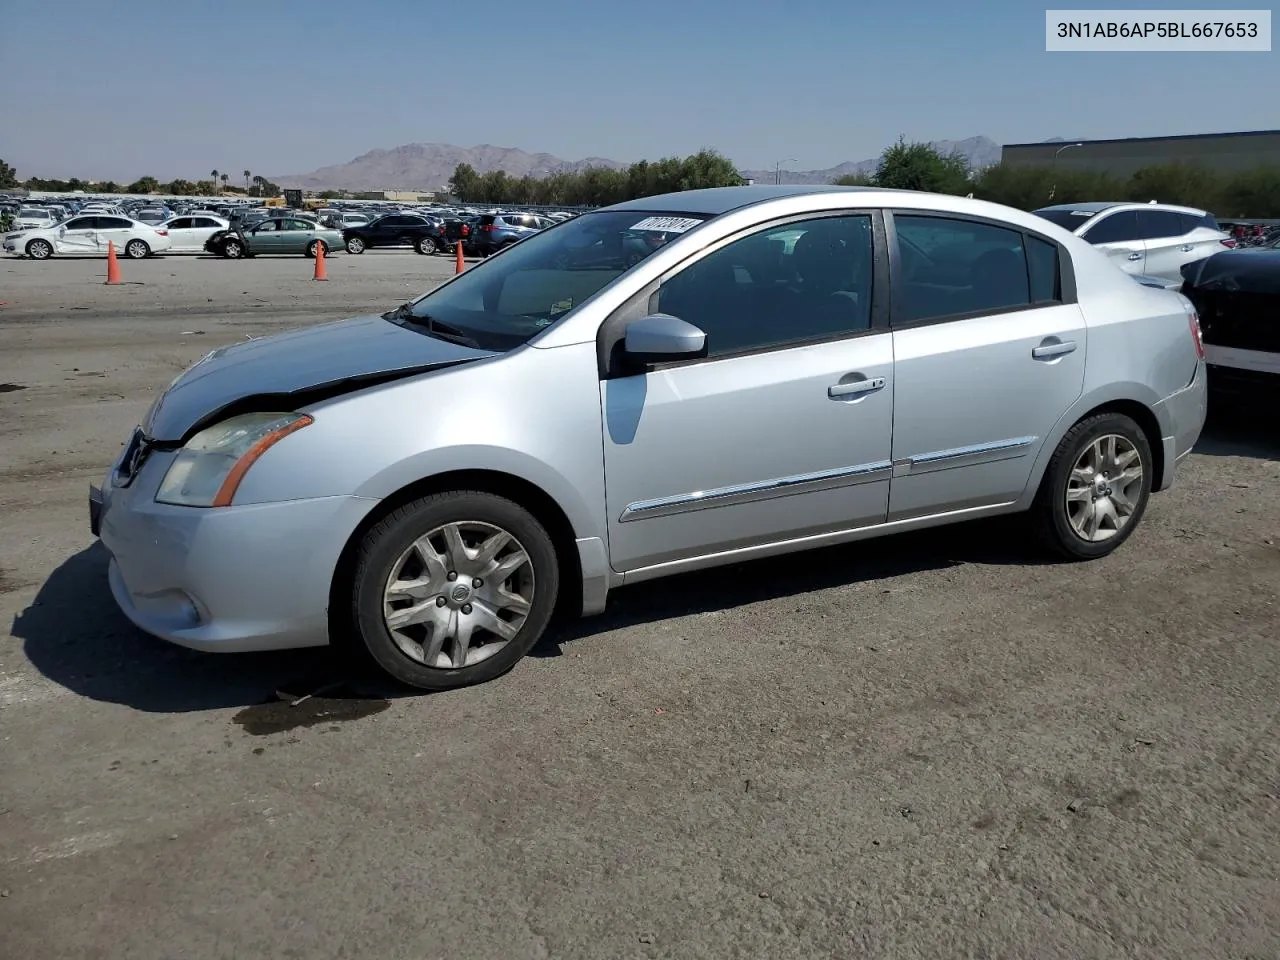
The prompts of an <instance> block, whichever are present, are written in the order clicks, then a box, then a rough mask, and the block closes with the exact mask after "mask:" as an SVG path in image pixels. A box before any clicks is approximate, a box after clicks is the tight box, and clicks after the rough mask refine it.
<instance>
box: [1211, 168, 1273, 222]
mask: <svg viewBox="0 0 1280 960" xmlns="http://www.w3.org/2000/svg"><path fill="white" fill-rule="evenodd" d="M1213 212H1214V213H1216V214H1218V215H1219V216H1222V217H1249V218H1254V217H1257V218H1260V219H1261V218H1266V219H1272V218H1275V217H1280V167H1258V168H1257V169H1255V170H1244V171H1241V172H1240V173H1237V174H1235V175H1234V176H1232V177H1231V178H1229V179H1228V180H1227V181H1226V182H1225V183H1224V184H1223V185H1222V200H1221V202H1220V205H1219V207H1218V209H1217V210H1215V211H1213Z"/></svg>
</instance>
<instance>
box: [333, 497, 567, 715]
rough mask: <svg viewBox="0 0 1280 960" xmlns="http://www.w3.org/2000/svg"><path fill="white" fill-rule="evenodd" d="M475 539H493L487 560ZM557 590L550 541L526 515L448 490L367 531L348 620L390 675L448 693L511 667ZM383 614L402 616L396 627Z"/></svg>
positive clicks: (497, 501)
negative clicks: (462, 638)
mask: <svg viewBox="0 0 1280 960" xmlns="http://www.w3.org/2000/svg"><path fill="white" fill-rule="evenodd" d="M450 530H452V531H453V532H454V533H455V534H456V535H457V536H453V537H451V535H450V533H449V531H450ZM499 535H505V537H506V538H507V539H503V538H502V537H501V536H499ZM468 541H469V542H468ZM481 544H486V545H492V544H498V545H499V546H498V547H496V548H494V549H495V550H496V553H495V554H494V556H493V558H492V559H489V560H485V559H484V558H483V557H480V558H476V557H474V554H475V553H476V551H477V549H478V548H479V545H481ZM522 556H523V557H524V559H523V560H521V557H522ZM424 557H429V558H430V562H425V561H424V559H423V558H424ZM446 573H451V574H453V575H454V578H453V579H449V578H448V577H447V576H446ZM499 578H501V580H499ZM559 589H560V570H559V563H558V560H557V558H556V552H555V547H554V545H553V544H552V541H551V537H550V536H549V535H548V534H547V532H546V530H545V529H544V528H543V526H542V524H541V523H539V522H538V521H537V519H536V518H535V517H534V516H533V515H532V514H530V513H529V512H528V511H527V510H525V509H524V508H523V507H521V506H519V505H518V504H515V503H513V502H512V501H510V500H507V499H504V498H502V497H498V496H494V495H493V494H490V493H482V492H479V491H472V490H467V491H450V492H448V493H438V494H434V495H432V496H428V497H423V498H421V499H419V500H414V501H412V502H410V503H407V504H405V505H404V506H402V507H400V508H399V509H397V510H394V511H393V512H391V513H390V514H388V515H387V516H386V517H384V518H383V519H382V520H381V521H380V522H378V523H377V524H375V525H374V526H373V527H372V528H371V529H370V530H369V532H368V533H367V534H366V535H365V538H364V541H363V542H362V543H361V544H360V547H359V550H358V553H357V555H356V563H355V572H354V576H353V578H352V590H351V614H352V622H353V623H354V625H355V628H356V632H357V634H358V635H359V637H360V639H361V640H362V641H363V644H364V647H365V648H366V649H367V650H368V652H369V654H370V656H372V657H373V659H374V660H375V661H376V662H377V663H378V665H379V666H380V667H381V668H382V669H383V670H385V671H386V672H387V673H389V674H390V675H391V676H392V677H394V678H395V679H397V680H399V681H400V682H401V683H405V684H408V685H409V686H412V687H417V688H418V689H420V690H449V689H453V688H456V687H465V686H470V685H472V684H476V683H483V682H485V681H487V680H492V679H494V678H496V677H499V676H501V675H502V674H504V673H506V672H507V671H508V670H510V669H511V668H512V667H513V666H515V664H516V663H517V662H518V661H519V660H520V659H521V658H522V657H523V656H524V655H525V654H526V653H527V652H528V651H529V650H530V649H531V648H532V647H533V645H534V644H535V643H536V642H537V641H538V638H539V637H540V636H541V635H542V632H543V631H544V630H545V629H546V626H547V623H548V621H549V620H550V619H551V615H552V612H553V610H554V608H555V605H556V597H557V594H558V593H559ZM397 615H399V616H397ZM389 617H390V618H393V619H396V620H400V619H404V621H405V622H404V623H403V625H401V626H399V627H398V628H397V629H395V630H393V629H392V627H391V626H390V625H389V624H388V618H389ZM508 617H509V618H510V619H507V618H508ZM487 624H490V625H493V627H494V629H492V630H491V629H490V627H489V626H487ZM472 630H473V631H474V632H470V631H472ZM508 632H509V633H510V636H506V634H507V633H508ZM463 634H466V635H467V636H468V641H467V642H465V643H462V642H461V641H460V640H459V636H460V635H463ZM459 664H460V665H459Z"/></svg>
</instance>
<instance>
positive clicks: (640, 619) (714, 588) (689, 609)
mask: <svg viewBox="0 0 1280 960" xmlns="http://www.w3.org/2000/svg"><path fill="white" fill-rule="evenodd" d="M1058 562H1060V561H1058V560H1056V559H1055V558H1054V557H1053V556H1051V555H1048V554H1046V553H1045V552H1044V551H1042V550H1040V549H1039V548H1038V547H1037V546H1036V545H1034V544H1033V543H1032V541H1031V539H1030V536H1029V531H1028V528H1027V525H1026V523H1025V520H1024V519H1023V518H1022V517H1020V516H1005V517H995V518H991V519H986V520H974V521H970V522H968V523H959V524H952V525H949V526H945V527H934V528H930V529H927V530H918V531H914V532H910V533H902V534H896V535H894V536H888V537H879V538H876V539H874V540H863V541H859V542H854V543H847V544H842V545H840V546H834V547H823V548H821V549H816V550H810V551H806V552H803V553H797V554H792V555H791V556H790V557H789V558H787V561H786V562H785V563H781V564H780V563H779V562H778V560H777V558H776V557H775V558H767V559H762V560H751V561H748V562H745V563H736V564H732V565H729V566H724V567H716V568H714V569H711V570H702V571H697V572H693V573H685V574H678V575H676V576H671V577H665V578H663V579H662V580H656V581H649V582H645V583H638V584H636V585H634V586H630V587H622V588H620V589H617V590H614V591H612V592H611V593H610V594H609V607H608V609H607V610H606V611H605V612H604V613H602V614H600V615H598V616H594V617H589V618H583V619H580V620H571V621H569V622H566V623H564V624H557V625H553V627H552V629H550V630H548V631H547V633H546V635H544V637H543V639H542V640H541V641H540V642H539V643H538V645H537V646H536V647H534V649H533V650H531V651H530V653H529V655H530V656H535V657H555V656H559V655H560V652H561V651H560V645H561V644H562V643H566V642H571V641H573V640H577V639H580V638H582V637H587V636H591V635H593V634H597V633H602V632H604V631H607V630H616V629H620V628H623V627H631V626H637V625H640V624H645V623H654V622H656V621H660V620H667V619H670V618H672V617H683V616H689V615H691V614H697V613H708V612H711V611H716V610H728V609H731V608H733V607H738V606H742V605H744V604H748V603H759V602H761V601H764V600H776V599H779V598H782V597H793V598H795V599H796V600H797V601H800V602H803V599H804V598H805V596H806V595H807V594H811V593H816V592H818V591H821V590H828V589H831V588H833V587H843V586H852V585H854V584H858V583H874V582H877V581H882V580H891V579H893V578H895V577H902V576H907V575H909V574H913V573H922V572H924V571H928V570H943V569H947V568H949V567H957V566H962V565H967V564H978V565H983V566H1001V567H1009V566H1025V565H1037V566H1038V565H1047V564H1054V563H1058Z"/></svg>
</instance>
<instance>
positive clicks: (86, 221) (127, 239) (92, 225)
mask: <svg viewBox="0 0 1280 960" xmlns="http://www.w3.org/2000/svg"><path fill="white" fill-rule="evenodd" d="M0 244H3V247H4V251H5V253H13V254H17V255H18V256H27V257H30V258H31V259H32V260H48V259H49V258H50V257H52V256H54V255H61V256H73V257H74V256H81V257H105V256H106V255H107V247H108V244H114V245H115V249H116V251H117V252H118V253H119V254H120V256H123V257H129V258H131V259H133V260H141V259H142V258H143V257H149V256H150V255H151V254H153V253H161V252H163V251H166V250H168V249H169V248H170V247H171V246H172V245H173V241H172V240H171V239H170V238H169V232H168V231H167V230H165V229H164V228H163V227H160V228H156V227H153V226H151V225H149V224H146V223H141V222H140V221H137V220H130V219H129V218H128V217H120V216H114V215H110V214H100V213H90V214H84V213H81V214H78V215H76V216H74V217H71V218H69V219H67V220H64V221H63V222H62V223H59V224H56V225H54V226H51V227H44V228H41V229H38V230H20V231H18V232H16V233H7V234H5V235H4V239H3V240H2V241H0Z"/></svg>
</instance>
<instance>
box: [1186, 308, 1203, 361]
mask: <svg viewBox="0 0 1280 960" xmlns="http://www.w3.org/2000/svg"><path fill="white" fill-rule="evenodd" d="M1187 324H1188V325H1189V326H1190V327H1191V340H1192V342H1194V343H1195V345H1196V356H1197V357H1199V358H1200V359H1201V360H1203V359H1204V337H1203V335H1202V334H1201V332H1200V315H1199V314H1198V313H1196V312H1195V311H1194V310H1192V311H1191V312H1190V313H1188V314H1187Z"/></svg>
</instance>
